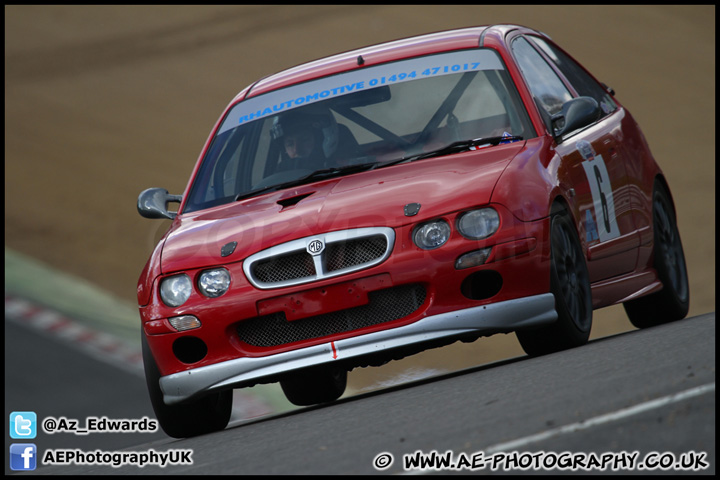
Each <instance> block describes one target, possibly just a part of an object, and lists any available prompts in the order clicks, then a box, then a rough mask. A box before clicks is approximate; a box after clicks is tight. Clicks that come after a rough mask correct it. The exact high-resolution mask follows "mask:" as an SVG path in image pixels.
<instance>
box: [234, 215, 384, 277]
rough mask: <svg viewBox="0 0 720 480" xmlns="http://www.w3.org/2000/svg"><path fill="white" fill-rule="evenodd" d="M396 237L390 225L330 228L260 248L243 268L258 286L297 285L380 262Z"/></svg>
mask: <svg viewBox="0 0 720 480" xmlns="http://www.w3.org/2000/svg"><path fill="white" fill-rule="evenodd" d="M394 241H395V232H394V231H393V230H392V229H391V228H387V227H376V228H359V229H354V230H343V231H339V232H331V233H326V234H322V235H315V236H311V237H305V238H300V239H297V240H293V241H291V242H288V243H285V244H282V245H278V246H275V247H272V248H269V249H267V250H263V251H262V252H258V253H256V254H254V255H251V256H250V257H248V258H247V260H246V261H245V263H244V264H243V269H244V271H245V274H246V275H247V277H248V280H250V282H251V283H252V284H253V285H255V286H256V287H258V288H263V289H267V288H280V287H286V286H290V285H297V284H300V283H307V282H312V281H316V280H321V279H324V278H329V277H333V276H337V275H343V274H346V273H350V272H354V271H357V270H361V269H363V268H368V267H371V266H373V265H377V264H379V263H381V262H382V261H384V260H385V259H386V258H387V257H388V256H389V255H390V252H391V251H392V247H393V243H394ZM318 245H320V246H321V247H322V248H318ZM318 250H319V252H318Z"/></svg>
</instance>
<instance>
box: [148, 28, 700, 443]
mask: <svg viewBox="0 0 720 480" xmlns="http://www.w3.org/2000/svg"><path fill="white" fill-rule="evenodd" d="M169 202H178V203H179V204H180V205H179V208H178V210H177V212H173V211H169V210H168V203H169ZM138 210H139V212H140V214H141V215H143V216H145V217H148V218H169V219H172V225H171V226H170V228H169V230H168V232H167V233H166V234H165V236H164V237H163V238H162V240H161V241H160V242H159V244H158V245H157V247H156V248H155V251H154V253H153V254H152V256H151V257H150V260H149V261H148V263H147V265H146V266H145V269H144V270H143V272H142V274H141V276H140V280H139V283H138V300H139V305H140V316H141V319H142V327H143V328H142V331H143V335H142V337H143V338H142V341H143V353H144V360H145V370H146V377H147V383H148V388H149V391H150V397H151V400H152V404H153V407H154V409H155V413H156V415H157V418H158V420H159V423H160V425H161V426H162V428H163V429H164V430H165V432H166V433H167V434H169V435H171V436H173V437H188V436H193V435H198V434H202V433H206V432H209V431H214V430H219V429H223V428H225V426H226V425H227V423H228V420H229V417H230V411H231V400H232V389H234V388H240V387H246V386H252V385H255V384H258V383H268V382H280V384H281V386H282V389H283V391H284V392H285V394H286V395H287V397H288V399H289V400H290V401H291V402H293V403H295V404H297V405H311V404H317V403H324V402H331V401H333V400H336V399H337V398H338V397H340V396H341V395H342V394H343V392H344V390H345V386H346V381H347V372H348V371H350V370H351V369H353V368H355V367H359V366H373V365H382V364H384V363H386V362H388V361H389V360H392V359H398V358H401V357H404V356H407V355H411V354H414V353H417V352H420V351H422V350H425V349H427V348H432V347H437V346H442V345H446V344H449V343H452V342H455V341H457V340H462V341H472V340H475V339H477V338H478V337H480V336H487V335H492V334H495V333H507V332H513V331H514V332H515V333H516V335H517V337H518V340H519V341H520V344H521V345H522V347H523V349H524V350H525V351H526V352H527V353H528V354H530V355H541V354H545V353H548V352H554V351H558V350H562V349H567V348H571V347H576V346H579V345H583V344H585V343H586V342H587V341H588V336H589V334H590V327H591V322H592V311H593V309H596V308H601V307H605V306H608V305H613V304H618V303H622V304H623V305H624V306H625V309H626V311H627V313H628V316H629V317H630V320H631V322H632V323H633V324H634V325H635V326H637V327H647V326H651V325H655V324H659V323H663V322H668V321H672V320H677V319H680V318H683V317H684V316H685V315H686V314H687V311H688V303H689V289H688V279H687V272H686V268H685V261H684V256H683V249H682V244H681V242H680V237H679V235H678V229H677V224H676V216H675V209H674V206H673V200H672V197H671V195H670V190H669V188H668V184H667V181H666V179H665V177H664V176H663V173H662V171H661V170H660V168H659V167H658V165H657V163H656V162H655V160H654V159H653V156H652V154H651V153H650V149H649V147H648V145H647V143H646V141H645V138H644V136H643V134H642V132H641V131H640V128H639V127H638V125H637V124H636V123H635V121H634V120H633V117H632V116H631V115H630V113H629V112H628V111H627V110H626V109H625V108H623V106H622V105H621V104H620V103H619V102H618V100H617V99H615V97H614V92H613V90H612V89H611V88H609V87H607V86H605V85H604V84H602V83H600V82H598V81H597V80H596V79H595V78H594V77H593V76H592V75H591V74H590V73H588V72H587V71H586V70H585V69H584V68H583V67H582V66H580V65H579V64H578V63H577V62H576V61H575V60H573V59H572V58H571V57H570V56H569V55H568V54H567V53H565V51H564V50H562V49H561V48H559V47H558V46H557V45H555V43H553V42H552V40H551V39H550V38H548V37H547V36H546V35H544V34H543V33H540V32H537V31H535V30H532V29H529V28H525V27H520V26H510V25H496V26H481V27H474V28H464V29H459V30H452V31H446V32H440V33H433V34H428V35H423V36H418V37H413V38H408V39H403V40H399V41H393V42H389V43H384V44H381V45H376V46H371V47H366V48H362V49H359V50H355V51H350V52H346V53H342V54H338V55H335V56H331V57H328V58H324V59H321V60H317V61H314V62H310V63H306V64H304V65H300V66H297V67H294V68H291V69H288V70H285V71H283V72H280V73H278V74H276V75H272V76H269V77H266V78H263V79H261V80H259V81H257V82H256V83H254V84H252V85H250V86H249V87H247V88H245V89H244V90H243V91H241V92H240V93H239V94H238V95H237V96H236V97H235V98H234V99H233V100H232V101H231V102H230V104H229V105H228V107H227V108H226V109H225V111H224V112H223V113H222V116H221V117H220V119H219V120H218V122H217V124H216V125H215V127H214V129H213V131H212V134H211V135H210V137H209V139H208V141H207V144H206V145H205V146H204V148H203V150H202V153H201V155H200V158H199V160H198V162H197V165H196V166H195V169H194V170H193V173H192V176H191V178H190V181H189V183H188V186H187V189H186V190H185V192H184V194H183V195H181V196H180V195H170V194H168V192H167V190H164V189H159V188H152V189H148V190H146V191H144V192H142V193H141V195H140V197H139V198H138Z"/></svg>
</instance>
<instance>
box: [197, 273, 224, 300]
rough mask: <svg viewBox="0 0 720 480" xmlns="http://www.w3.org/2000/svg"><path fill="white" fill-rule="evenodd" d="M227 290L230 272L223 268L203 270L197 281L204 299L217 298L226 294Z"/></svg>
mask: <svg viewBox="0 0 720 480" xmlns="http://www.w3.org/2000/svg"><path fill="white" fill-rule="evenodd" d="M228 288H230V272H228V271H227V270H225V269H224V268H214V269H212V270H205V271H204V272H202V273H201V274H200V278H199V279H198V289H200V291H201V292H202V294H203V295H205V296H206V297H210V298H216V297H219V296H221V295H222V294H224V293H225V292H227V290H228Z"/></svg>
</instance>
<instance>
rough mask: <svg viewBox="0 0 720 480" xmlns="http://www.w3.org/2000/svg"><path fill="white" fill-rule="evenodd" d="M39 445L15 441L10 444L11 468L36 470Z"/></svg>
mask: <svg viewBox="0 0 720 480" xmlns="http://www.w3.org/2000/svg"><path fill="white" fill-rule="evenodd" d="M36 457H37V447H36V446H35V444H34V443H13V444H12V445H10V469H11V470H35V466H36V465H37V460H36Z"/></svg>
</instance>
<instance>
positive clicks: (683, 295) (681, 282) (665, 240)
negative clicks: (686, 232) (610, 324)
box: [623, 182, 690, 328]
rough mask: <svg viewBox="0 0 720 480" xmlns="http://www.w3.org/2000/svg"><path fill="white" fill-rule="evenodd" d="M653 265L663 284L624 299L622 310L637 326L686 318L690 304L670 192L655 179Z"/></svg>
mask: <svg viewBox="0 0 720 480" xmlns="http://www.w3.org/2000/svg"><path fill="white" fill-rule="evenodd" d="M653 241H654V250H653V266H654V267H655V270H657V273H658V277H659V278H660V281H661V282H662V284H663V289H662V290H660V291H659V292H656V293H653V294H650V295H647V296H645V297H641V298H638V299H635V300H630V301H629V302H625V303H624V304H623V306H624V307H625V312H626V313H627V315H628V318H630V322H631V323H632V324H633V325H635V326H636V327H637V328H646V327H652V326H654V325H660V324H663V323H668V322H672V321H674V320H680V319H682V318H685V316H686V315H687V313H688V310H689V308H690V287H689V286H688V274H687V266H686V264H685V253H684V252H683V246H682V242H681V240H680V232H679V231H678V228H677V219H676V217H675V211H674V210H673V207H672V204H671V203H670V196H669V195H668V193H667V191H666V190H665V189H664V188H663V186H662V185H661V184H660V183H658V182H656V183H655V189H654V191H653Z"/></svg>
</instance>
